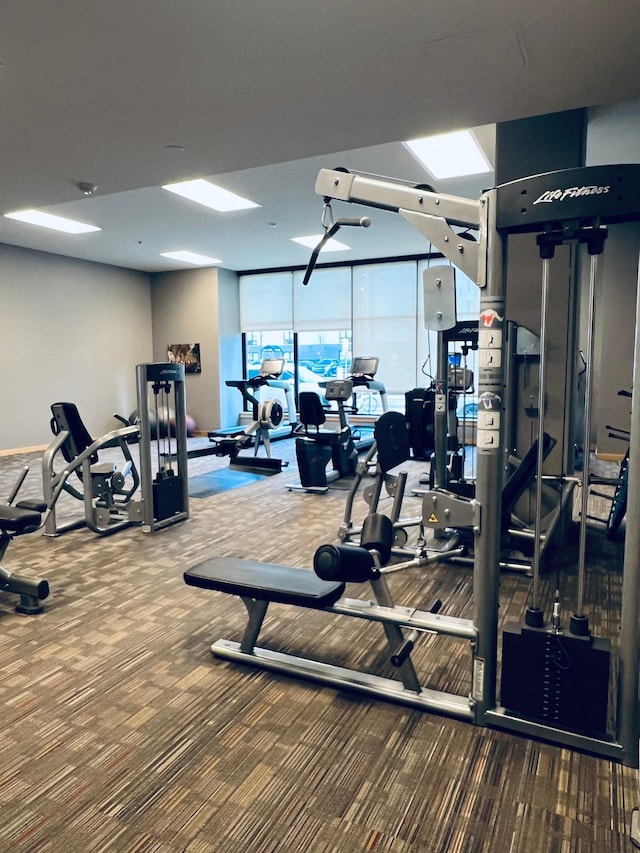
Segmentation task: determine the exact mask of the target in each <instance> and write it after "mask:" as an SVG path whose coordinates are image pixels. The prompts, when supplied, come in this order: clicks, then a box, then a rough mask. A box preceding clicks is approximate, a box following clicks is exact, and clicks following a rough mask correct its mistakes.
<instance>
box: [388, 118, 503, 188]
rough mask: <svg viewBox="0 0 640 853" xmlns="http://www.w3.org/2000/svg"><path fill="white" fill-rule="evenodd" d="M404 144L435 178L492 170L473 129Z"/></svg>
mask: <svg viewBox="0 0 640 853" xmlns="http://www.w3.org/2000/svg"><path fill="white" fill-rule="evenodd" d="M404 145H405V147H406V148H408V149H409V151H410V152H411V153H412V154H413V156H414V157H415V158H416V160H418V162H420V163H421V164H422V165H423V166H424V168H425V169H426V170H427V171H428V172H429V173H430V174H432V175H433V177H434V178H436V179H444V178H461V177H464V176H465V175H481V174H484V173H486V172H490V171H491V164H490V163H489V161H488V160H487V158H486V157H485V155H484V152H483V151H482V149H481V148H480V146H479V145H478V143H477V141H476V138H475V136H474V135H473V133H471V131H470V130H459V131H456V132H455V133H441V134H438V135H437V136H425V137H423V138H422V139H412V140H410V141H409V142H405V143H404Z"/></svg>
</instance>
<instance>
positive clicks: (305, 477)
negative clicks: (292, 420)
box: [287, 379, 358, 493]
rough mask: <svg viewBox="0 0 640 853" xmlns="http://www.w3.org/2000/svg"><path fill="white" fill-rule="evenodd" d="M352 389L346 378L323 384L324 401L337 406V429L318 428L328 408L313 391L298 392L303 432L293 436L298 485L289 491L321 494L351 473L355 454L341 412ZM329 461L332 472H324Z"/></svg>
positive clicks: (353, 468) (353, 445)
mask: <svg viewBox="0 0 640 853" xmlns="http://www.w3.org/2000/svg"><path fill="white" fill-rule="evenodd" d="M352 388H353V383H352V382H351V380H350V379H332V380H331V381H329V382H327V383H326V384H325V397H326V399H327V401H329V402H330V403H331V402H336V403H337V405H338V419H339V430H332V429H324V430H323V429H321V427H322V426H323V425H324V423H325V422H326V415H327V413H328V411H329V409H328V408H326V407H324V406H323V405H322V402H321V400H320V397H319V395H318V394H316V393H315V391H302V392H301V393H300V398H299V402H298V409H299V412H298V416H299V418H300V423H301V424H302V427H303V430H304V432H303V434H302V435H298V436H297V437H296V460H297V462H298V472H299V474H300V482H299V483H292V484H291V485H289V486H287V488H288V489H289V491H306V492H317V493H324V492H326V491H327V489H328V487H329V483H332V482H333V481H334V480H338V479H340V478H341V477H347V476H349V475H351V474H355V471H356V463H357V461H358V451H357V450H356V447H355V444H354V442H353V437H352V433H351V427H350V426H349V424H348V422H347V415H346V410H345V402H346V401H347V400H348V399H349V398H350V397H351V393H352ZM329 460H331V463H332V466H333V470H331V471H329V472H328V473H327V470H326V469H327V464H328V463H329Z"/></svg>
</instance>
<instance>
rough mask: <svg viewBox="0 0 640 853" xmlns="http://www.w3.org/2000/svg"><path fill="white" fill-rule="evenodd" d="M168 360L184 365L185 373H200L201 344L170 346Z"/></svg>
mask: <svg viewBox="0 0 640 853" xmlns="http://www.w3.org/2000/svg"><path fill="white" fill-rule="evenodd" d="M167 360H168V361H171V362H173V363H174V364H184V372H185V373H200V370H201V367H200V344H169V347H168V349H167Z"/></svg>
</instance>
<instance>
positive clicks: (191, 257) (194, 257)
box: [160, 251, 222, 267]
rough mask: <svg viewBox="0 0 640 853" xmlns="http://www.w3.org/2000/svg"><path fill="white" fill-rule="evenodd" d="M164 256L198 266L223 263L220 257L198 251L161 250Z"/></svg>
mask: <svg viewBox="0 0 640 853" xmlns="http://www.w3.org/2000/svg"><path fill="white" fill-rule="evenodd" d="M160 254H161V255H162V257H163V258H171V259H172V260H174V261H183V263H185V264H193V265H194V266H197V267H206V266H210V265H211V264H221V263H222V261H221V260H220V258H210V257H209V256H208V255H200V254H198V252H187V251H182V252H161V253H160Z"/></svg>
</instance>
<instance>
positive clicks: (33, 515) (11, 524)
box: [0, 506, 41, 534]
mask: <svg viewBox="0 0 640 853" xmlns="http://www.w3.org/2000/svg"><path fill="white" fill-rule="evenodd" d="M40 521H41V518H40V513H39V512H35V511H34V510H30V509H19V508H18V507H15V506H0V530H3V531H5V532H7V533H17V534H20V533H28V532H29V531H31V530H37V529H38V527H39V526H40Z"/></svg>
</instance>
